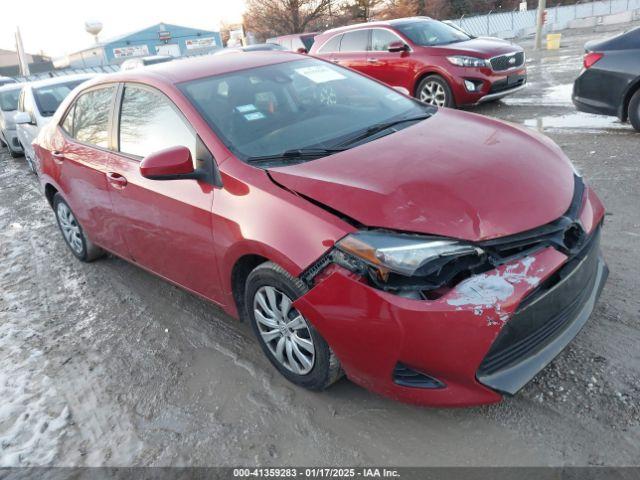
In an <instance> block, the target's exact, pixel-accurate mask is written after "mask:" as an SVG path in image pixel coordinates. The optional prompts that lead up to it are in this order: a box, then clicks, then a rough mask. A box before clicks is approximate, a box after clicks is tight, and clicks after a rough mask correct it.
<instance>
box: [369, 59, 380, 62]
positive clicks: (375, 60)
mask: <svg viewBox="0 0 640 480" xmlns="http://www.w3.org/2000/svg"><path fill="white" fill-rule="evenodd" d="M367 63H380V62H379V61H378V59H377V58H367Z"/></svg>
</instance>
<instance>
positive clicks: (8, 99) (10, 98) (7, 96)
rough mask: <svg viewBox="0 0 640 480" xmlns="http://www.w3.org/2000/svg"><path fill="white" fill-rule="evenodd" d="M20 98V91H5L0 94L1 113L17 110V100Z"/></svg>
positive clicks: (17, 89)
mask: <svg viewBox="0 0 640 480" xmlns="http://www.w3.org/2000/svg"><path fill="white" fill-rule="evenodd" d="M19 98H20V89H19V88H14V89H13V90H5V91H2V92H0V109H1V110H2V111H3V112H12V111H14V110H17V109H18V99H19Z"/></svg>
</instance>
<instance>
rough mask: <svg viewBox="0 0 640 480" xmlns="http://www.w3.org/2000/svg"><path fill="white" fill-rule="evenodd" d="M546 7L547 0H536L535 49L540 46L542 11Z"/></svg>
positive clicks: (542, 22)
mask: <svg viewBox="0 0 640 480" xmlns="http://www.w3.org/2000/svg"><path fill="white" fill-rule="evenodd" d="M546 8H547V0H538V16H537V21H536V50H540V49H541V48H542V27H544V11H545V10H546Z"/></svg>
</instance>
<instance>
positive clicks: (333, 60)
mask: <svg viewBox="0 0 640 480" xmlns="http://www.w3.org/2000/svg"><path fill="white" fill-rule="evenodd" d="M331 61H332V62H333V63H340V60H338V59H337V58H332V59H331Z"/></svg>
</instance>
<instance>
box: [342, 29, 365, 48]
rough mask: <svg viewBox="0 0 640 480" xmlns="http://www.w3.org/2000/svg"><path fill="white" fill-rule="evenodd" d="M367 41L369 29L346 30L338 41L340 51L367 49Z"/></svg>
mask: <svg viewBox="0 0 640 480" xmlns="http://www.w3.org/2000/svg"><path fill="white" fill-rule="evenodd" d="M368 43H369V30H368V29H365V30H354V31H353V32H347V33H345V34H344V35H343V37H342V42H340V51H341V52H364V51H366V50H367V45H368Z"/></svg>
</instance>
